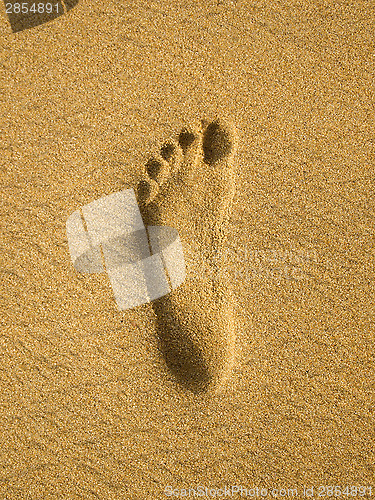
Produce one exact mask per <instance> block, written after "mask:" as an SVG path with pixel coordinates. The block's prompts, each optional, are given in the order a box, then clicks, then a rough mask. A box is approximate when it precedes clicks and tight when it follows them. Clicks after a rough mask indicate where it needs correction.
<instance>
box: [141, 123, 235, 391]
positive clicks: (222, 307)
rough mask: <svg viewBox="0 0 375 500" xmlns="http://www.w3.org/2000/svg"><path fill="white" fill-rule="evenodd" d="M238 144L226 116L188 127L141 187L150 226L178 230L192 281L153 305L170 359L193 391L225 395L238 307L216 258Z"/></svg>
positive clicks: (155, 161)
mask: <svg viewBox="0 0 375 500" xmlns="http://www.w3.org/2000/svg"><path fill="white" fill-rule="evenodd" d="M236 143H237V140H236V133H235V130H234V127H232V126H231V125H229V124H228V123H225V122H223V121H222V120H221V119H217V120H215V121H213V122H211V123H207V122H205V121H202V122H201V124H200V125H199V126H197V127H196V128H192V129H189V130H188V129H184V130H182V131H181V133H180V135H179V137H178V141H176V142H173V141H172V142H168V143H166V144H164V145H163V147H162V148H161V150H160V154H158V155H156V156H153V157H152V158H151V159H150V160H149V161H148V162H147V164H146V169H145V180H142V181H141V182H140V183H139V185H138V188H137V197H138V203H139V205H140V209H141V213H142V217H143V220H144V223H145V224H146V225H167V226H171V227H174V228H176V229H177V230H178V232H179V234H180V237H181V240H182V243H183V247H184V254H185V261H186V266H187V277H186V280H185V282H184V283H183V285H181V286H180V287H179V288H178V289H176V290H174V291H173V292H171V293H170V294H168V295H166V296H163V297H161V298H160V299H157V300H155V301H153V303H152V304H151V307H152V308H153V310H154V312H155V315H156V325H157V334H158V338H159V344H160V349H161V352H162V353H163V356H164V358H165V362H166V364H167V366H168V368H169V370H170V372H172V373H173V374H174V376H175V377H176V379H177V380H178V381H179V382H180V383H181V384H182V385H183V386H184V387H185V388H187V389H189V390H191V391H192V392H194V393H207V392H216V391H218V390H220V389H221V388H222V387H223V386H224V384H225V381H226V380H227V379H228V377H229V376H230V373H231V369H232V367H233V363H234V356H235V325H234V316H233V311H232V305H233V303H232V299H231V294H230V291H229V287H228V284H227V283H226V281H225V278H224V277H223V273H222V272H221V269H220V266H219V267H218V266H217V255H218V254H219V253H220V251H221V249H222V248H223V245H224V242H225V238H226V226H227V223H228V217H229V214H230V209H231V204H232V199H233V196H234V190H235V172H234V166H233V163H234V162H233V159H234V155H235V151H236ZM197 262H199V266H197V265H196V263H197ZM197 271H198V272H197Z"/></svg>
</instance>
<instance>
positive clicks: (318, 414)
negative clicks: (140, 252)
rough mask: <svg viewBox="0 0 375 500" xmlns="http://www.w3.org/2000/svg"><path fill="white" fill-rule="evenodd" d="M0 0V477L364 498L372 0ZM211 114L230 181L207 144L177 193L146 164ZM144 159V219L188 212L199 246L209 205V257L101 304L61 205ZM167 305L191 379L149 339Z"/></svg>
mask: <svg viewBox="0 0 375 500" xmlns="http://www.w3.org/2000/svg"><path fill="white" fill-rule="evenodd" d="M68 3H69V2H68ZM73 3H74V2H72V5H73ZM66 5H67V3H66V2H65V7H66ZM0 7H1V11H2V14H3V15H2V16H1V22H0V40H1V42H0V50H1V52H0V79H1V81H0V127H1V135H0V180H1V191H2V196H1V197H0V204H1V205H0V206H1V221H2V228H1V239H0V245H1V258H0V262H1V265H0V273H1V277H2V279H1V293H0V300H1V316H0V321H1V335H0V339H1V340H0V342H1V343H0V346H1V347H0V353H1V363H0V380H1V396H0V403H1V404H0V417H1V426H0V432H1V437H0V443H1V446H0V450H1V455H0V456H1V471H0V499H1V500H2V499H4V500H5V499H7V500H11V499H12V500H13V499H22V500H29V499H30V500H36V499H37V500H39V499H41V500H50V499H51V500H52V499H58V498H61V499H69V500H70V499H74V500H75V499H85V500H86V499H87V500H89V499H90V500H91V499H103V500H104V499H106V500H107V499H108V500H112V499H113V500H119V499H128V498H129V499H132V500H133V499H134V500H137V499H140V500H148V499H150V500H151V499H162V498H168V496H167V494H166V493H168V492H170V491H171V490H170V489H168V487H171V488H173V490H174V496H172V497H171V498H178V495H177V494H179V497H183V496H182V495H183V493H184V490H183V489H184V488H186V489H187V488H197V487H198V486H199V485H200V486H202V487H206V488H209V489H210V488H211V489H212V491H211V497H214V496H213V494H214V492H215V490H214V489H215V488H227V490H225V491H224V493H226V496H225V497H224V498H231V497H232V498H241V496H240V493H235V491H236V490H235V489H233V490H231V488H232V487H233V488H235V487H239V486H242V487H243V488H244V489H245V488H247V489H248V490H249V491H248V498H249V497H252V498H257V497H258V498H282V497H283V498H285V497H287V498H292V497H293V498H304V497H305V498H307V496H306V493H305V494H304V488H313V489H314V490H313V492H312V493H313V495H312V497H314V498H320V497H321V496H322V495H323V493H325V494H326V495H327V494H329V492H330V491H331V490H327V489H322V488H325V487H326V486H337V488H338V489H336V492H337V491H341V492H345V491H347V492H348V493H350V494H349V495H346V496H345V495H343V497H344V498H354V496H361V497H362V498H371V496H373V495H374V491H375V484H374V483H373V479H374V476H375V473H374V448H375V447H374V416H373V405H374V365H373V359H374V355H373V352H374V351H373V343H374V318H373V316H374V313H373V303H374V286H373V280H374V265H373V262H374V226H375V224H374V216H373V207H374V201H375V200H374V195H373V193H374V184H375V183H374V177H373V156H374V155H373V153H374V140H373V134H374V132H373V131H374V128H373V126H374V117H373V95H374V90H375V89H374V74H373V65H374V55H373V54H374V43H373V33H374V11H373V7H372V6H371V5H370V3H368V2H362V1H358V2H334V3H333V2H318V1H313V2H307V1H306V2H286V1H279V2H277V1H270V2H267V3H265V2H258V1H256V2H252V3H250V2H242V1H240V0H239V1H226V0H222V1H206V2H201V1H195V2H192V1H184V2H166V1H161V0H160V1H154V2H150V1H148V2H141V1H138V0H137V1H135V0H134V1H128V2H124V1H122V0H121V1H117V2H113V1H111V0H108V1H107V2H105V3H104V2H99V1H95V0H84V1H82V0H81V1H80V2H79V3H78V4H77V5H75V6H73V8H71V9H70V10H69V9H68V8H67V7H66V8H65V11H64V14H63V15H61V16H59V17H57V18H56V19H54V20H52V21H50V22H46V23H44V24H41V25H39V26H35V27H33V28H30V29H29V28H24V29H22V30H20V31H17V32H12V29H11V25H10V22H9V19H8V18H7V16H6V14H5V5H3V4H1V5H0ZM217 118H219V119H220V120H221V122H220V123H225V124H231V126H233V128H234V129H235V131H236V141H237V146H236V151H235V155H233V159H232V158H231V161H232V160H233V163H231V165H232V166H231V167H230V168H231V169H232V168H233V170H231V172H232V171H233V175H235V183H234V184H235V186H234V187H235V189H234V191H233V196H231V197H230V198H233V199H231V203H228V204H227V205H228V207H227V208H226V209H225V210H224V209H223V210H220V207H222V206H224V205H225V202H226V201H228V199H229V198H228V196H226V195H225V196H224V197H223V199H222V200H221V202H220V203H223V204H220V207H219V208H217V206H216V208H215V207H213V206H212V203H211V202H210V200H213V199H215V200H217V196H214V197H213V196H212V193H213V192H215V193H216V195H217V193H218V192H220V193H227V192H228V190H227V186H228V181H226V180H225V175H223V174H222V172H223V171H221V172H220V175H218V176H217V179H218V180H217V184H215V182H216V181H214V180H213V179H215V176H212V169H211V167H212V163H213V159H215V158H216V157H215V153H212V155H213V156H212V155H211V156H210V154H206V155H205V154H204V150H202V151H203V156H202V151H201V152H200V154H201V156H200V157H199V158H198V159H197V161H195V160H194V161H193V160H189V162H185V163H184V165H185V166H186V165H187V164H189V165H191V166H192V167H191V168H190V169H185V168H184V170H183V171H189V172H190V173H189V186H190V188H189V193H191V197H192V200H193V202H192V205H188V206H189V207H190V206H194V207H195V208H194V209H193V208H191V209H190V208H186V207H185V208H184V209H181V210H180V211H178V205H179V203H178V202H176V199H177V198H176V197H174V195H173V192H174V191H176V192H177V191H178V190H175V189H174V188H173V189H172V192H170V193H169V194H165V196H164V195H163V194H162V193H163V189H160V193H161V194H160V193H159V186H158V184H160V186H161V187H162V185H164V183H165V182H167V183H168V182H169V181H170V179H171V178H172V177H171V175H170V171H167V172H166V171H165V170H163V175H162V176H161V177H160V176H159V177H158V174H157V173H155V171H152V170H150V169H148V170H149V172H147V165H150V164H149V161H150V159H151V158H153V157H155V155H156V156H157V155H159V157H160V154H161V148H162V147H163V144H165V143H166V142H167V143H168V142H173V141H174V143H175V144H176V141H177V143H178V137H179V134H180V133H181V131H182V130H183V129H184V128H189V127H195V126H196V124H199V123H201V120H204V123H206V124H209V123H213V122H214V121H215V120H216V119H217ZM214 142H215V141H214ZM202 147H203V146H202ZM215 147H216V146H215ZM208 148H211V150H212V148H213V149H215V148H214V147H213V145H212V144H211V145H210V144H209V145H208ZM219 149H220V147H219ZM224 150H225V148H224ZM206 152H207V144H206ZM219 156H220V155H219ZM224 156H225V155H224ZM193 157H194V158H197V157H196V156H194V155H193ZM219 159H220V161H224V163H225V162H226V159H225V158H224V159H223V158H222V157H220V158H219ZM194 162H195V163H194ZM206 167H207V169H206ZM215 168H216V167H215ZM191 172H193V174H191ZM194 172H195V174H194ZM224 172H228V169H227V168H226V167H225V169H224ZM146 174H147V175H150V174H151V176H154V177H155V179H156V180H155V179H153V180H154V181H155V182H156V184H157V185H156V186H155V185H154V187H155V189H156V190H157V191H158V193H159V194H160V196H159V198H157V200H158V206H159V207H161V208H160V212H158V213H159V214H160V219H159V220H161V221H162V222H163V221H165V222H166V221H169V222H170V221H171V220H172V219H173V221H174V222H173V223H174V224H176V225H177V226H178V227H179V232H180V234H181V237H183V235H184V234H189V235H191V234H193V233H192V232H191V231H192V229H191V228H190V229H189V221H190V222H191V221H196V223H195V224H191V226H192V227H195V229H194V230H195V231H196V234H197V235H198V236H196V242H199V243H200V244H199V245H198V246H195V254H196V255H197V254H198V255H199V256H200V257H201V256H202V255H205V254H207V258H208V260H210V255H212V251H208V250H207V249H209V248H213V249H215V245H216V243H215V242H217V241H218V240H217V239H215V238H214V239H213V238H212V234H211V235H209V232H208V230H207V228H205V227H204V224H205V223H204V221H206V223H207V220H218V219H220V217H219V216H218V215H217V214H218V213H219V214H224V213H225V214H226V217H223V221H222V222H220V224H219V225H218V228H217V229H218V234H221V235H224V233H225V238H224V236H223V242H222V243H220V244H221V249H220V255H221V256H220V259H218V260H217V261H215V263H212V262H211V263H209V264H208V267H209V268H210V269H212V268H213V269H215V276H216V277H217V278H218V279H217V280H216V281H215V284H212V282H211V281H210V282H207V284H206V285H205V284H204V283H202V281H204V279H203V278H202V276H200V275H199V272H196V273H195V274H196V276H194V272H193V268H194V265H193V263H192V261H190V260H189V262H190V265H189V269H190V271H189V272H190V273H191V274H190V275H189V281H188V280H187V281H186V283H184V285H182V287H181V289H179V290H178V291H176V293H175V292H173V294H174V295H173V296H172V294H171V297H170V299H168V300H170V302H169V303H168V307H167V305H166V303H165V301H167V299H164V302H163V303H161V304H160V303H155V304H145V305H144V306H140V307H138V308H135V309H132V310H128V311H119V310H118V309H117V307H116V303H115V301H114V296H113V292H112V289H111V286H110V283H109V280H108V277H107V276H106V275H105V274H92V275H89V276H88V275H83V274H80V273H77V272H76V271H75V269H74V268H73V266H72V263H71V261H70V256H69V251H68V244H67V236H66V231H65V224H66V220H67V218H68V216H69V215H70V214H71V213H72V212H74V211H75V210H77V209H78V208H79V207H82V206H83V205H85V204H87V203H90V202H91V201H93V200H96V199H98V198H100V197H102V196H105V195H108V194H111V193H114V192H116V191H120V190H121V189H126V188H133V189H134V190H137V189H138V187H139V183H140V182H142V181H143V182H144V180H145V175H146ZM207 176H208V177H207ZM219 177H220V178H219ZM223 178H224V181H223ZM166 185H167V184H166ZM215 189H216V191H215ZM217 189H218V190H217ZM166 200H168V201H166ZM169 200H170V201H169ZM180 205H181V203H180ZM172 206H173V207H174V209H173V210H171V209H168V207H172ZM163 207H164V208H163ZM165 207H167V208H165ZM198 207H199V208H198ZM187 213H188V214H189V213H191V217H190V218H189V216H187V215H186V214H187ZM145 217H146V214H145ZM210 217H212V219H210ZM228 217H229V220H225V221H224V219H227V218H228ZM186 219H188V220H186ZM220 238H221V236H220ZM220 238H219V239H220ZM220 241H221V240H220ZM210 245H211V246H210ZM197 248H198V249H199V250H197ZM193 253H194V252H193ZM199 281H201V282H200V284H199ZM223 297H224V300H222V298H223ZM159 302H162V301H159ZM159 306H160V307H159ZM168 308H169V309H168ZM165 311H168V314H165ZM169 311H170V312H169ZM163 314H164V316H166V317H167V318H172V317H174V318H177V317H181V316H182V317H184V318H185V320H186V321H188V322H189V321H191V323H190V324H193V323H194V321H193V320H194V318H195V322H196V323H197V322H198V323H199V321H198V320H196V318H203V319H201V325H200V328H198V327H197V328H192V327H189V328H188V329H187V331H188V332H190V333H191V334H192V335H193V337H194V339H193V340H194V342H195V344H194V345H199V346H200V349H201V351H202V352H203V358H202V359H204V362H203V366H204V369H203V371H201V372H200V374H199V369H198V368H199V366H202V365H199V366H198V364H197V363H195V365H194V362H193V363H192V365H191V364H190V365H189V366H190V367H192V372H191V371H190V372H189V373H190V374H191V373H193V375H194V373H198V375H195V379H194V376H193V381H194V380H195V381H198V382H199V380H201V381H202V380H209V381H210V383H211V382H212V384H211V385H210V384H208V385H209V386H210V387H209V388H207V384H205V383H203V384H199V383H198V385H194V383H193V384H191V383H188V377H187V371H186V370H185V372H184V370H181V369H180V368H181V364H180V365H179V366H177V368H176V365H174V366H172V365H171V363H169V362H168V355H167V352H168V347H169V348H170V346H171V344H170V342H171V339H170V337H168V334H167V333H165V332H168V328H170V325H169V326H168V324H165V323H164V324H163V319H162V318H163ZM186 318H187V319H186ZM168 321H169V320H168ZM186 321H185V323H184V325H185V326H186ZM210 321H211V322H212V323H210V325H209V326H207V325H208V324H209V322H210ZM177 323H178V321H177ZM179 324H180V325H181V322H180V323H179ZM174 326H175V325H174ZM179 331H180V339H185V335H184V334H183V333H182V332H183V325H182V326H181V329H180V330H179ZM163 332H164V334H165V335H164V337H163ZM210 332H215V336H212V337H210ZM163 338H164V350H163V342H161V341H162V340H163ZM228 339H229V340H228ZM161 343H162V345H161ZM186 346H189V343H184V342H183V348H184V349H185V350H186V353H187V355H188V354H189V353H190V354H191V352H192V350H190V351H189V349H188V348H186ZM223 346H224V347H223ZM172 350H173V349H172ZM182 351H183V349H182ZM174 354H175V353H174ZM193 358H194V356H193ZM174 359H175V357H174ZM194 359H195V360H196V359H197V358H194ZM172 364H173V363H172ZM194 366H195V368H196V369H197V370H198V371H194ZM207 374H208V375H207ZM212 374H213V376H212V377H211V375H212ZM205 377H206V378H205ZM190 380H192V379H190ZM347 486H349V487H351V486H356V487H360V486H361V487H366V488H367V489H365V490H360V489H358V490H354V489H352V490H345V488H346V487H347ZM370 486H372V491H370V489H369V487H370ZM166 488H167V489H166ZM256 488H258V490H257V489H256ZM262 488H263V490H262ZM282 488H284V489H285V490H286V491H285V492H284V491H283V490H282ZM319 488H321V489H320V490H319ZM251 489H253V490H251ZM273 489H274V490H273ZM288 489H289V490H290V491H289V492H288V491H287V490H288ZM250 490H251V491H250ZM292 490H296V491H297V495H295V494H294V492H293V491H292ZM228 491H231V492H233V495H232V496H229V494H228ZM237 491H238V490H237ZM310 492H311V489H310ZM206 493H207V494H206V498H210V496H208V495H209V492H208V491H206ZM319 493H320V496H319ZM355 493H356V495H355ZM362 493H363V495H362ZM201 496H202V495H201ZM185 497H186V495H185ZM217 497H218V496H217ZM242 497H245V490H242Z"/></svg>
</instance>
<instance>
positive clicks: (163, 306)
mask: <svg viewBox="0 0 375 500" xmlns="http://www.w3.org/2000/svg"><path fill="white" fill-rule="evenodd" d="M152 308H153V310H154V312H155V315H156V318H157V333H158V338H159V346H160V351H161V353H162V354H163V357H164V360H165V362H166V365H167V367H168V369H169V370H170V372H171V373H172V374H173V375H174V377H175V378H176V380H177V381H178V382H179V383H180V384H181V386H182V387H184V388H185V389H188V390H190V391H191V392H193V393H195V394H199V393H202V392H205V391H206V390H207V388H208V386H209V385H210V383H211V382H212V375H211V374H210V370H209V367H208V366H207V363H206V361H205V358H204V356H203V353H202V351H201V349H200V348H199V346H198V345H196V344H195V343H194V342H193V340H192V339H191V335H190V334H189V331H188V326H187V325H185V324H181V321H180V320H179V318H178V317H177V315H176V314H175V311H173V309H172V304H171V300H170V298H169V296H164V297H161V298H159V299H157V300H155V301H153V303H152Z"/></svg>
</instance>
